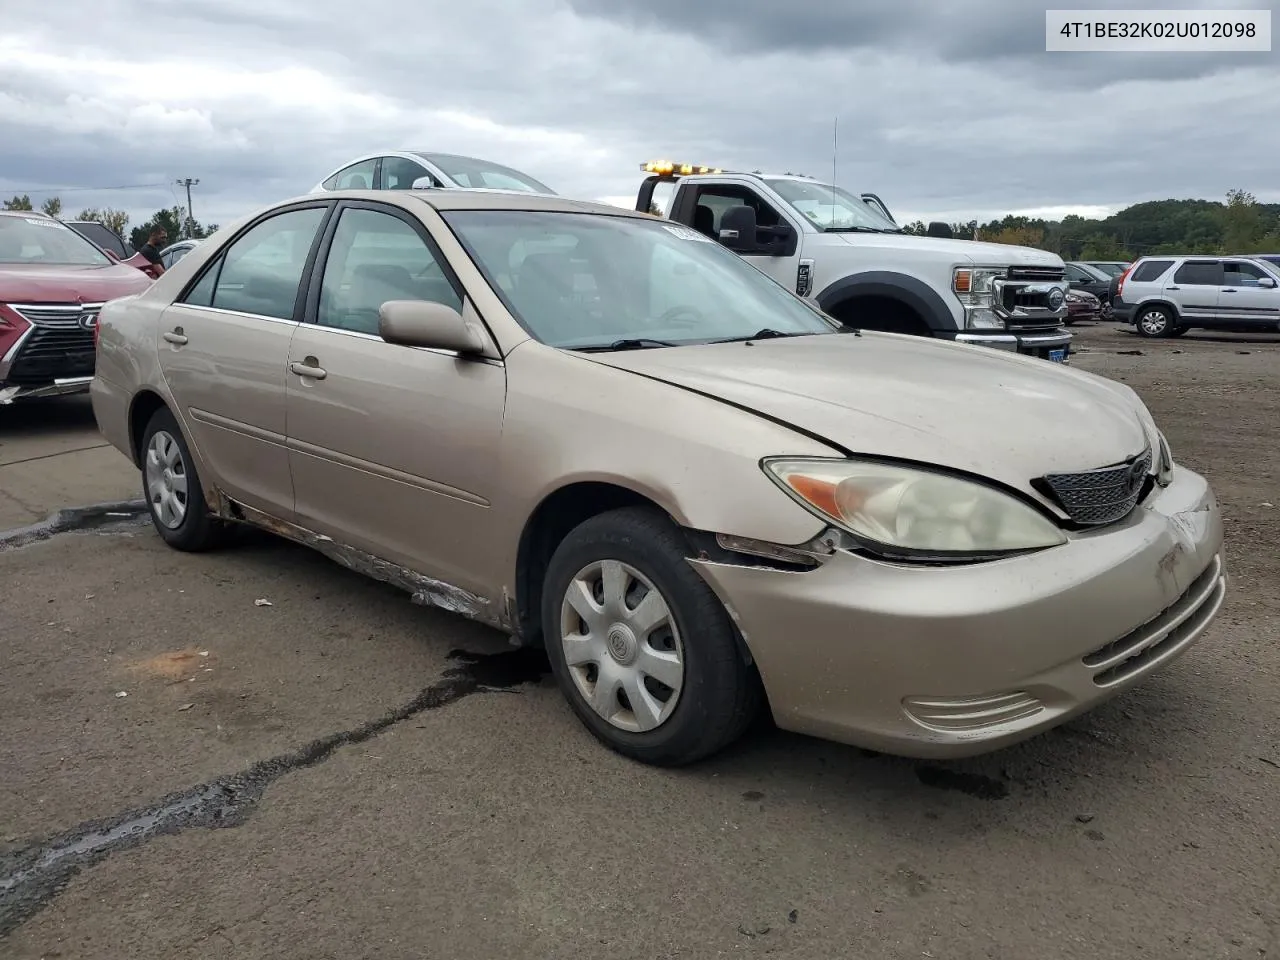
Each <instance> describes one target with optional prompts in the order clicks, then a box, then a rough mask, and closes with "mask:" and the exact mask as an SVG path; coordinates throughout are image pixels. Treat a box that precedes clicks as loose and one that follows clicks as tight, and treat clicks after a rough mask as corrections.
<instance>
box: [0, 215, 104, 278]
mask: <svg viewBox="0 0 1280 960" xmlns="http://www.w3.org/2000/svg"><path fill="white" fill-rule="evenodd" d="M0 263H49V264H64V265H71V266H86V267H99V266H107V265H109V264H110V263H111V260H110V259H109V258H108V257H107V256H106V254H104V253H103V252H102V251H101V250H99V249H98V248H97V247H95V246H94V245H93V244H92V243H90V242H89V241H88V240H86V239H85V238H84V237H82V236H80V234H78V233H76V232H75V231H74V230H72V229H71V228H70V227H67V226H66V225H65V224H62V223H60V222H58V221H57V220H50V219H48V218H47V217H36V216H31V217H3V216H0Z"/></svg>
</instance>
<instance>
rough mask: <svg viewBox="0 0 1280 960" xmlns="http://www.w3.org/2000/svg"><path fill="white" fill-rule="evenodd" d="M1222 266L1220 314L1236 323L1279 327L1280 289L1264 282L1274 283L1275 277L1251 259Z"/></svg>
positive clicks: (1270, 328) (1230, 261) (1229, 262)
mask: <svg viewBox="0 0 1280 960" xmlns="http://www.w3.org/2000/svg"><path fill="white" fill-rule="evenodd" d="M1222 267H1223V277H1222V289H1221V290H1220V291H1219V292H1218V314H1219V316H1221V317H1222V319H1223V320H1229V321H1231V322H1232V323H1240V324H1242V325H1244V324H1249V325H1255V324H1256V325H1257V326H1259V327H1262V328H1264V329H1267V330H1274V329H1276V324H1278V323H1280V289H1277V288H1276V287H1274V286H1262V284H1261V283H1260V281H1264V280H1270V281H1272V283H1274V282H1275V279H1276V278H1275V276H1274V275H1273V274H1271V273H1268V272H1267V271H1266V270H1265V269H1263V268H1262V267H1261V266H1259V265H1258V264H1256V263H1249V262H1248V261H1247V260H1228V261H1227V262H1226V263H1224V264H1223V265H1222Z"/></svg>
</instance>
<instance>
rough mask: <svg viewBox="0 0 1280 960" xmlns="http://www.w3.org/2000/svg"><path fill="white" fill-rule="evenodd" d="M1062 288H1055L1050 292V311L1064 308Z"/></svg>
mask: <svg viewBox="0 0 1280 960" xmlns="http://www.w3.org/2000/svg"><path fill="white" fill-rule="evenodd" d="M1062 299H1063V298H1062V288H1061V287H1054V288H1053V289H1052V290H1050V291H1049V309H1050V310H1057V309H1058V308H1059V307H1061V306H1062Z"/></svg>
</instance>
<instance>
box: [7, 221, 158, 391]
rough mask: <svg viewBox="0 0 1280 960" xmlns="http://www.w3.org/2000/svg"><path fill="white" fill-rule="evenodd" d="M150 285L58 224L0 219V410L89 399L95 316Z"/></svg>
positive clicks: (95, 328)
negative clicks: (64, 397)
mask: <svg viewBox="0 0 1280 960" xmlns="http://www.w3.org/2000/svg"><path fill="white" fill-rule="evenodd" d="M150 285H151V281H150V280H149V279H148V278H147V276H146V275H145V274H144V273H142V272H140V271H139V270H136V269H135V268H133V267H131V266H126V265H125V264H122V263H116V262H115V261H113V260H112V259H111V258H110V257H108V256H107V255H106V254H105V253H103V252H102V250H101V249H100V248H99V247H98V246H97V245H96V244H94V243H91V242H90V241H88V240H86V239H85V238H84V237H83V236H82V235H81V234H80V233H79V232H78V231H76V230H73V229H72V228H71V227H70V226H69V225H68V224H65V223H63V222H62V221H60V220H55V219H54V218H53V217H48V216H45V215H44V214H42V213H33V212H31V211H22V212H18V211H14V212H11V213H10V212H0V403H10V402H11V401H13V400H16V399H20V398H23V397H43V396H54V395H57V394H65V393H83V392H85V391H87V390H88V389H89V382H90V381H91V380H92V379H93V371H94V362H95V356H94V339H95V333H96V331H97V328H98V311H99V310H100V309H102V305H103V304H104V303H106V302H107V301H108V300H114V299H117V298H118V297H126V296H129V295H131V294H135V293H141V292H142V291H143V290H146V289H147V287H149V286H150Z"/></svg>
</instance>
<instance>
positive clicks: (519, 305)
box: [442, 210, 839, 350]
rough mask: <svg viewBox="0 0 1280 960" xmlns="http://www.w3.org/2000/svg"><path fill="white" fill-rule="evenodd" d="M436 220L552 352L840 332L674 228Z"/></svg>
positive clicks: (594, 221)
mask: <svg viewBox="0 0 1280 960" xmlns="http://www.w3.org/2000/svg"><path fill="white" fill-rule="evenodd" d="M442 216H443V217H444V219H445V221H446V222H447V223H448V224H449V227H450V228H451V229H452V230H453V232H454V234H455V235H456V236H457V237H458V238H459V240H461V242H462V244H463V246H464V247H465V248H466V250H467V252H468V254H469V255H470V256H471V259H472V260H474V261H475V263H476V265H477V266H478V267H479V268H480V271H481V272H482V273H483V274H484V276H485V279H486V280H487V281H488V282H489V284H490V285H491V286H492V287H493V289H494V290H495V291H496V292H497V293H498V295H499V296H500V297H501V298H502V300H503V302H504V303H505V304H506V306H507V309H509V310H510V311H511V313H512V315H513V316H514V317H515V318H516V320H517V321H519V323H520V324H521V326H523V327H524V328H525V330H527V331H528V332H529V334H530V336H532V337H534V338H535V339H537V340H539V341H541V342H542V343H545V344H549V345H550V346H555V347H562V348H565V349H569V350H580V349H585V350H610V349H613V350H626V349H642V348H645V347H665V346H684V345H687V344H698V343H710V342H713V341H720V340H733V339H752V338H754V337H756V336H774V337H776V336H801V335H806V334H824V333H835V332H837V330H838V329H839V328H838V325H837V324H836V323H835V322H834V321H832V320H830V319H828V318H827V317H826V316H825V315H824V314H823V313H821V312H820V311H819V310H818V309H817V308H816V307H813V306H810V305H809V304H808V303H807V302H806V301H804V300H802V299H801V298H799V297H797V296H796V295H794V294H792V293H791V292H790V291H789V290H787V289H785V288H784V287H782V286H781V285H779V284H778V283H776V282H775V281H773V280H771V279H769V277H767V276H766V275H765V274H764V273H762V272H761V271H760V270H758V269H757V268H756V267H753V266H752V265H751V264H749V263H748V262H747V261H745V260H743V259H742V258H741V257H739V256H738V255H737V254H734V253H731V252H729V251H728V250H726V249H725V248H724V247H722V246H720V244H718V243H716V242H715V241H713V240H711V239H709V238H708V237H705V236H703V235H702V234H701V233H698V232H697V231H696V230H691V229H690V228H688V227H685V226H681V225H679V224H673V223H670V222H666V221H657V220H649V219H641V218H635V217H614V216H602V215H600V214H584V213H556V212H545V211H517V210H465V211H442Z"/></svg>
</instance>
